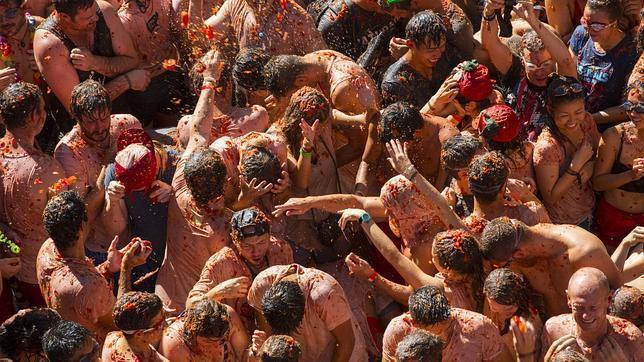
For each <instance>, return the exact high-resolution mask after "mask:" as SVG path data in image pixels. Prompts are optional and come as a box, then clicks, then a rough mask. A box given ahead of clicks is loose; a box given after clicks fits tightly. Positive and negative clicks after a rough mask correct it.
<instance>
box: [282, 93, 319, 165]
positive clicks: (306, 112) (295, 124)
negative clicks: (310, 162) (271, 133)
mask: <svg viewBox="0 0 644 362" xmlns="http://www.w3.org/2000/svg"><path fill="white" fill-rule="evenodd" d="M329 113H331V105H330V104H329V100H328V99H326V97H325V96H324V94H322V92H320V91H319V90H317V89H315V88H312V87H302V88H300V89H298V90H297V91H296V92H295V93H293V95H292V96H291V100H290V102H289V104H288V106H286V111H285V112H284V116H283V117H282V121H281V122H280V130H281V132H282V134H283V135H284V137H285V138H286V143H287V144H288V148H289V150H290V151H291V154H293V155H297V154H298V152H299V149H300V146H301V145H302V129H301V128H300V122H301V120H304V122H306V123H308V124H309V125H313V123H315V120H318V119H319V120H320V123H323V122H326V120H327V118H328V117H329Z"/></svg>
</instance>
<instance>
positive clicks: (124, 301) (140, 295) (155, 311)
mask: <svg viewBox="0 0 644 362" xmlns="http://www.w3.org/2000/svg"><path fill="white" fill-rule="evenodd" d="M162 310H163V303H162V302H161V299H160V298H159V297H158V296H157V295H156V294H152V293H145V292H128V293H125V294H123V295H122V296H121V297H120V298H119V299H118V300H117V301H116V304H115V305H114V309H113V311H112V317H113V318H114V324H116V326H117V327H118V328H119V329H120V330H123V331H133V330H137V329H147V328H150V327H152V325H151V324H152V320H153V319H154V317H156V316H157V315H159V313H160V312H161V311H162Z"/></svg>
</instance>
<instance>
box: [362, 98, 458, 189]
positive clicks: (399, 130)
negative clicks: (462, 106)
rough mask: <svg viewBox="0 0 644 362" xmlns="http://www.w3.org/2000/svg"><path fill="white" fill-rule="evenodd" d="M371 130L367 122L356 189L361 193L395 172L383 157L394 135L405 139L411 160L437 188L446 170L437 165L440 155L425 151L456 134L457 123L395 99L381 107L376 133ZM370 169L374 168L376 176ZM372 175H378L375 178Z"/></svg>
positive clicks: (377, 184) (443, 181)
mask: <svg viewBox="0 0 644 362" xmlns="http://www.w3.org/2000/svg"><path fill="white" fill-rule="evenodd" d="M371 131H372V126H371V125H370V126H369V138H368V139H367V144H366V146H365V149H364V153H363V155H362V163H361V164H360V170H359V171H358V176H357V179H356V192H359V193H364V192H365V191H367V190H369V191H370V190H372V189H374V187H381V186H382V184H383V183H384V180H388V179H389V178H391V177H392V176H394V174H393V173H392V172H391V171H392V170H391V168H390V167H389V164H388V162H386V161H385V159H384V158H385V157H386V152H383V151H384V145H385V144H386V143H388V142H389V141H391V140H393V139H398V140H400V141H401V142H408V145H407V147H408V149H409V154H410V155H411V161H412V163H413V164H414V165H416V167H417V169H418V171H419V172H420V174H421V175H423V176H424V177H426V178H427V179H428V180H430V182H432V183H433V184H434V185H436V188H438V189H442V187H443V184H444V183H445V180H446V178H447V174H446V173H445V172H444V171H443V169H442V168H441V167H440V158H439V157H427V156H426V155H427V153H428V152H430V151H431V150H435V149H439V148H441V147H442V145H443V144H444V143H445V142H446V141H447V140H448V139H449V138H450V137H452V136H455V135H457V134H458V129H457V128H456V127H454V126H453V125H452V124H450V123H449V122H447V121H446V120H445V119H443V118H440V117H434V116H430V115H425V114H422V113H420V112H419V111H418V109H417V108H415V107H413V106H412V105H410V104H409V103H404V102H398V103H393V104H391V105H389V106H388V107H387V108H385V109H384V110H383V111H382V113H381V115H380V120H378V124H377V133H375V134H374V133H373V132H371ZM373 171H376V172H377V176H376V175H375V174H376V172H373ZM367 172H368V173H367ZM374 176H375V177H377V179H374ZM378 179H380V180H382V181H378ZM367 192H368V191H367ZM368 194H369V195H371V194H373V193H372V192H369V193H368Z"/></svg>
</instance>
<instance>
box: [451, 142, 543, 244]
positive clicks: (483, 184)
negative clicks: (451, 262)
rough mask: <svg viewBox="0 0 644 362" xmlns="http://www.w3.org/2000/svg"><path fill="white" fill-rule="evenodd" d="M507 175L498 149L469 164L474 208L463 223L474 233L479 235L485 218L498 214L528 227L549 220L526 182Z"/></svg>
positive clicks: (469, 178)
mask: <svg viewBox="0 0 644 362" xmlns="http://www.w3.org/2000/svg"><path fill="white" fill-rule="evenodd" d="M508 175H509V169H508V166H507V163H506V161H505V160H504V159H503V157H501V155H500V154H499V153H498V152H488V153H486V154H484V155H481V156H479V157H476V158H475V159H474V161H472V163H470V165H469V169H468V175H467V179H468V183H469V186H470V190H471V191H472V194H473V195H474V210H473V211H472V214H471V215H470V216H468V217H467V218H465V219H464V220H463V223H464V224H465V226H467V227H468V228H469V229H470V231H472V232H473V233H474V234H476V235H480V234H481V233H482V232H483V228H484V227H485V225H486V224H487V222H488V221H489V220H492V219H495V218H497V217H501V216H508V217H510V218H513V219H517V220H520V221H522V222H523V223H524V224H526V225H528V226H533V225H536V224H539V223H549V222H550V217H549V216H548V211H547V210H546V208H545V207H544V206H543V204H542V203H541V201H539V199H538V198H537V197H536V196H535V195H534V194H533V193H532V192H531V191H530V189H529V188H528V187H527V185H526V184H525V183H524V182H523V181H519V180H511V179H508ZM506 190H509V191H506Z"/></svg>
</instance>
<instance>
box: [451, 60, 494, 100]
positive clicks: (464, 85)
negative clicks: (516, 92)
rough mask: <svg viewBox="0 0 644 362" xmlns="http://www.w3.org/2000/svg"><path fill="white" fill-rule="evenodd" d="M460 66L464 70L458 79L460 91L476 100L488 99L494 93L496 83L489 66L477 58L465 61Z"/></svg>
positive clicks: (470, 98) (468, 97) (467, 97)
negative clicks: (493, 86)
mask: <svg viewBox="0 0 644 362" xmlns="http://www.w3.org/2000/svg"><path fill="white" fill-rule="evenodd" d="M460 67H461V69H462V70H463V72H462V73H461V78H460V79H459V80H458V92H459V93H460V94H461V95H462V96H463V97H465V98H466V99H468V100H470V101H474V102H480V101H482V100H484V99H487V98H488V97H489V96H490V93H492V85H494V81H493V80H492V79H490V71H489V70H488V69H487V67H486V66H485V65H482V64H479V63H478V62H477V61H476V60H469V61H466V62H463V63H461V64H460Z"/></svg>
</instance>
